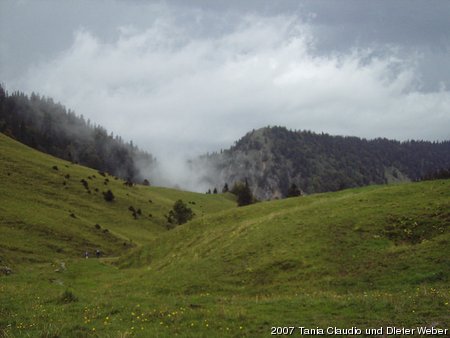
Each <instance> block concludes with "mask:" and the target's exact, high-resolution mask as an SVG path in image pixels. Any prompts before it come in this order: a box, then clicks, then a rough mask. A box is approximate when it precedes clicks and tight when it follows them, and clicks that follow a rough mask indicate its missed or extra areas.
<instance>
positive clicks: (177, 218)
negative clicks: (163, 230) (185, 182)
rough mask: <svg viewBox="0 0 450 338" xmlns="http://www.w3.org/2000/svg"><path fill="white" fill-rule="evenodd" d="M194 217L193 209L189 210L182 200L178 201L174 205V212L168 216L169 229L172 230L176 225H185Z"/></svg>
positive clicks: (170, 212)
mask: <svg viewBox="0 0 450 338" xmlns="http://www.w3.org/2000/svg"><path fill="white" fill-rule="evenodd" d="M192 217H194V214H193V212H192V209H191V208H189V207H188V206H187V205H186V204H185V203H184V202H183V201H182V200H178V201H176V202H175V204H174V205H173V208H172V210H170V211H169V215H167V216H166V218H167V221H168V223H169V224H168V226H167V227H168V228H169V229H172V228H174V227H175V226H176V225H180V224H184V223H186V222H187V221H189V220H191V219H192Z"/></svg>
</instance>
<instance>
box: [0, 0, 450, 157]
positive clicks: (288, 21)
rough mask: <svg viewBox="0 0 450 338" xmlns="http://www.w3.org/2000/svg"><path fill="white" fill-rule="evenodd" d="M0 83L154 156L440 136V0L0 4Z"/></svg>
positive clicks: (446, 10) (444, 129) (449, 119)
mask: <svg viewBox="0 0 450 338" xmlns="http://www.w3.org/2000/svg"><path fill="white" fill-rule="evenodd" d="M0 81H1V82H2V83H3V84H4V85H5V86H6V87H7V89H8V90H9V91H12V90H15V89H18V90H21V91H25V92H26V93H31V92H32V91H35V92H38V93H40V94H42V95H45V96H50V97H53V98H54V99H55V100H57V101H60V102H61V103H62V104H64V105H65V106H66V107H67V108H70V109H72V110H75V112H76V113H78V114H83V115H84V116H85V117H87V118H90V119H91V121H93V122H96V123H99V124H101V125H103V126H105V127H106V128H107V129H108V130H110V131H113V132H114V133H116V134H120V135H122V136H123V137H124V138H125V139H128V140H129V139H132V140H133V141H134V142H135V143H136V144H138V145H139V146H140V147H141V148H144V149H146V150H149V151H150V152H152V153H153V154H155V155H156V156H157V157H159V158H164V157H167V156H168V155H170V156H172V154H173V153H182V154H186V155H190V156H192V155H195V154H199V153H203V152H206V151H214V150H219V149H221V148H227V147H229V146H230V145H232V143H233V142H234V141H235V140H237V139H238V138H240V137H241V136H243V135H244V134H245V133H246V132H247V131H249V130H251V129H253V128H255V129H256V128H260V127H263V126H267V125H282V126H286V127H288V128H290V129H308V130H312V131H316V132H328V133H331V134H340V135H356V136H361V137H366V138H374V137H378V136H380V137H388V138H395V139H400V140H405V139H427V140H443V139H449V138H450V1H430V0H426V1H392V0H388V1H372V0H368V1H361V0H358V1H318V0H311V1H283V0H278V1H261V0H252V1H206V0H205V1H200V0H198V1H185V0H179V1H160V2H157V1H143V0H140V1H138V0H135V1H119V0H99V1H87V0H85V1H83V0H77V1H70V0H67V1H64V0H57V1H56V0H55V1H50V0H49V1H44V0H43V1H39V0H17V1H12V0H0Z"/></svg>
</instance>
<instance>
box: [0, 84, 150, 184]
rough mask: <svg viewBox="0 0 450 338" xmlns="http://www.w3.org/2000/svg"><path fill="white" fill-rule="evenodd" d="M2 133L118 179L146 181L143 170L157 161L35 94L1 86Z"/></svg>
mask: <svg viewBox="0 0 450 338" xmlns="http://www.w3.org/2000/svg"><path fill="white" fill-rule="evenodd" d="M0 132H2V133H4V134H5V135H7V136H10V137H12V138H14V139H16V140H18V141H20V142H22V143H24V144H26V145H28V146H30V147H32V148H35V149H37V150H40V151H42V152H45V153H48V154H50V155H53V156H56V157H59V158H62V159H65V160H68V161H72V162H75V163H79V164H82V165H85V166H88V167H91V168H95V169H98V170H101V171H106V172H109V173H110V174H113V175H115V176H118V177H121V178H124V179H128V180H132V181H135V182H142V181H143V180H144V179H145V177H142V175H141V173H140V170H139V168H142V167H145V168H153V167H154V166H155V165H156V160H155V159H154V158H153V156H152V155H151V154H148V153H146V152H144V151H142V150H139V149H138V148H137V147H136V146H135V145H133V143H132V142H131V141H130V142H125V141H123V140H122V138H121V137H120V136H117V135H116V136H114V135H113V134H112V133H110V134H108V132H107V131H106V129H105V128H103V127H101V126H99V125H95V124H92V123H91V122H90V121H89V120H87V121H86V120H85V119H84V117H83V116H82V115H81V116H77V115H76V114H75V113H74V112H73V111H71V110H70V109H69V110H66V108H65V107H64V106H63V105H61V104H59V103H55V102H54V101H53V100H52V99H51V98H46V97H41V96H39V95H37V94H35V93H32V94H31V95H30V96H27V95H25V94H24V93H21V92H14V93H12V94H8V93H7V92H6V91H5V89H4V88H3V87H2V86H0Z"/></svg>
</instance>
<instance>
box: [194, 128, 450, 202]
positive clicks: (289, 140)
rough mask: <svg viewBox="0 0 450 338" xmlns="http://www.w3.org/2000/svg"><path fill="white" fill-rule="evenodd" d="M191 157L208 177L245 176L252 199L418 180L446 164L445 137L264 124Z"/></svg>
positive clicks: (448, 147)
mask: <svg viewBox="0 0 450 338" xmlns="http://www.w3.org/2000/svg"><path fill="white" fill-rule="evenodd" d="M197 161H198V162H199V163H202V165H204V166H207V167H209V168H214V170H210V177H209V181H210V182H219V183H220V182H222V184H223V182H229V183H233V182H237V181H239V180H242V178H243V177H246V178H247V179H248V183H249V184H250V186H251V188H252V193H253V194H254V195H255V196H256V198H258V199H271V198H283V197H287V196H295V195H299V193H301V192H304V193H307V194H308V193H317V192H325V191H337V190H341V189H346V188H352V187H359V186H366V185H370V184H384V183H391V182H402V181H416V180H420V179H421V178H422V177H424V176H426V175H427V174H429V173H434V172H436V171H437V170H439V169H448V168H450V141H443V142H429V141H415V140H410V141H405V142H400V141H395V140H388V139H385V138H377V139H374V140H367V139H361V138H358V137H347V136H332V135H328V134H324V133H321V134H318V133H314V132H311V131H292V130H288V129H286V128H284V127H267V128H261V129H258V130H253V131H251V132H249V133H248V134H247V135H245V136H244V137H242V138H241V139H240V140H238V141H237V142H236V143H235V145H234V146H232V147H231V148H230V149H228V150H224V151H222V152H220V153H213V154H207V155H204V156H202V157H200V158H199V159H197Z"/></svg>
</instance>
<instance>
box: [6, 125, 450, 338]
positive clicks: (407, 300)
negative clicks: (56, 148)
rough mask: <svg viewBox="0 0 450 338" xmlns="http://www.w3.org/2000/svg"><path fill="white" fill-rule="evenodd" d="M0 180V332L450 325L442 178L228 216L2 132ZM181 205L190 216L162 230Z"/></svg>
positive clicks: (222, 208)
mask: <svg viewBox="0 0 450 338" xmlns="http://www.w3.org/2000/svg"><path fill="white" fill-rule="evenodd" d="M0 179H1V184H0V196H1V200H0V268H2V267H5V266H7V267H9V268H10V269H11V270H12V273H11V274H6V273H0V337H1V336H4V337H174V336H179V337H262V336H269V335H270V332H271V327H273V326H296V327H297V326H304V327H309V328H316V327H322V328H327V327H328V326H336V327H340V328H350V327H352V326H357V327H359V328H362V329H365V328H377V327H381V326H397V327H415V326H418V325H420V326H429V327H431V326H435V327H439V328H448V327H449V318H450V317H449V309H450V307H449V301H450V283H449V270H450V269H449V267H450V249H449V248H450V233H449V224H450V181H449V180H437V181H427V182H420V183H408V184H398V185H384V186H370V187H366V188H358V189H349V190H344V191H340V192H336V193H325V194H316V195H311V196H306V197H299V198H290V199H285V200H277V201H270V202H261V203H257V204H254V205H251V206H247V207H239V208H238V207H237V206H236V202H235V200H234V197H233V195H231V194H218V195H214V194H212V195H206V194H198V193H191V192H184V191H179V190H175V189H167V188H158V187H147V186H139V185H136V186H133V187H129V186H126V185H124V182H123V181H122V180H120V179H116V178H114V177H113V176H110V175H107V174H105V176H103V175H102V174H100V173H98V172H97V171H96V170H92V169H88V168H85V167H82V166H79V165H76V164H72V163H70V162H66V161H62V160H59V159H56V158H53V157H51V156H48V155H45V154H42V153H39V152H37V151H35V150H32V149H30V148H28V147H26V146H24V145H22V144H20V143H17V142H16V141H13V140H11V139H9V138H7V137H6V136H4V135H2V134H0ZM81 180H85V181H86V182H87V188H86V187H85V186H84V185H83V183H82V182H81ZM107 190H111V191H112V192H113V194H114V195H115V200H114V201H113V202H107V201H105V199H104V198H103V192H105V191H107ZM178 199H182V200H183V201H184V202H186V203H188V205H189V206H190V207H191V208H192V209H193V211H194V212H195V217H194V219H193V220H192V221H190V222H188V223H186V224H184V225H181V226H178V227H177V228H175V229H173V230H167V228H166V219H165V217H164V215H165V214H167V213H168V211H169V210H170V208H171V207H172V205H173V203H174V202H175V201H176V200H178ZM130 206H133V208H135V209H136V210H137V209H141V215H138V217H137V219H135V218H134V217H133V215H132V212H131V211H130V210H129V207H130ZM96 224H97V225H99V226H97V227H96ZM97 248H99V249H100V250H101V251H102V253H103V255H102V257H101V258H99V259H97V258H94V255H92V254H93V252H94V250H95V249H97ZM85 251H89V252H90V253H91V257H90V258H89V259H85V258H84V252H85ZM3 269H4V268H3Z"/></svg>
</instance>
